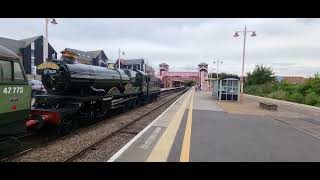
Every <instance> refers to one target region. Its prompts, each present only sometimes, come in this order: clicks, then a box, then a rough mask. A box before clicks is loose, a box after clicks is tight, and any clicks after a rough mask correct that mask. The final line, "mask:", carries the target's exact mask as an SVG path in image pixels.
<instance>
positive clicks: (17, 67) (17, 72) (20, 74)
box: [13, 62, 25, 81]
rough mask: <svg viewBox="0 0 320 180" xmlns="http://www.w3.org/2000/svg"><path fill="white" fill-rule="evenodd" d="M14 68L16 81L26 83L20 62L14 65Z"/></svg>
mask: <svg viewBox="0 0 320 180" xmlns="http://www.w3.org/2000/svg"><path fill="white" fill-rule="evenodd" d="M13 64H14V65H13V68H14V80H15V81H25V78H24V75H23V72H22V69H21V66H20V64H19V63H18V62H14V63H13Z"/></svg>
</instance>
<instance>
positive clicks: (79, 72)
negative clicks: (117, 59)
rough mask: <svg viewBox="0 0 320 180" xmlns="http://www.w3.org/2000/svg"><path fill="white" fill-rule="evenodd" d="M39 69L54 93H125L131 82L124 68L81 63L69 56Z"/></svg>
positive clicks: (49, 90) (46, 86) (44, 83)
mask: <svg viewBox="0 0 320 180" xmlns="http://www.w3.org/2000/svg"><path fill="white" fill-rule="evenodd" d="M38 70H40V72H41V74H42V83H43V85H44V86H45V88H46V90H47V91H48V92H50V93H52V94H82V95H83V94H85V93H90V92H91V93H95V92H97V93H102V94H104V93H106V94H114V93H123V92H124V91H125V86H126V85H127V84H128V83H130V77H129V74H128V73H127V74H126V73H125V71H124V70H122V69H108V68H106V67H101V66H93V65H86V64H81V63H77V62H76V61H74V60H72V59H69V58H68V57H63V58H62V59H61V60H53V61H52V62H47V63H44V64H41V65H40V66H39V67H38Z"/></svg>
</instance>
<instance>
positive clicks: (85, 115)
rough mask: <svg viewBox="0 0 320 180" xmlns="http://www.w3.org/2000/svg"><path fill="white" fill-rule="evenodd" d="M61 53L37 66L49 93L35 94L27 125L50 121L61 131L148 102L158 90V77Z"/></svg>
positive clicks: (38, 127) (37, 124) (66, 131)
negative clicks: (95, 63) (78, 59)
mask: <svg viewBox="0 0 320 180" xmlns="http://www.w3.org/2000/svg"><path fill="white" fill-rule="evenodd" d="M62 53H63V56H62V58H61V60H51V61H49V62H45V63H43V64H40V65H39V66H38V71H39V72H40V73H41V75H42V83H43V85H44V87H45V88H46V90H47V92H48V93H47V94H45V95H37V96H36V99H35V103H34V105H33V106H32V109H31V115H30V118H29V119H28V121H27V122H26V126H27V127H28V129H29V128H33V129H34V128H36V129H42V127H43V126H44V125H46V124H50V125H54V126H55V127H56V128H57V130H58V131H57V132H58V134H61V135H63V134H66V133H69V132H70V131H71V130H72V129H74V128H75V127H77V126H78V125H79V124H87V123H92V122H95V121H97V120H99V119H101V117H104V116H105V115H106V114H109V113H110V112H115V111H123V110H124V111H125V110H127V109H131V108H134V107H137V106H139V105H141V104H144V103H148V102H151V101H153V100H155V99H156V98H157V97H158V95H159V94H160V81H159V79H157V78H156V77H154V76H152V75H148V74H146V73H144V72H142V71H139V70H136V71H133V70H129V69H109V68H107V67H100V66H93V65H86V64H81V63H78V62H77V61H76V58H75V56H76V55H75V54H73V53H72V52H62Z"/></svg>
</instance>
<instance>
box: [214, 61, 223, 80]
mask: <svg viewBox="0 0 320 180" xmlns="http://www.w3.org/2000/svg"><path fill="white" fill-rule="evenodd" d="M215 63H217V80H218V79H219V76H218V75H219V64H222V63H223V61H220V60H219V59H218V60H216V61H213V64H215Z"/></svg>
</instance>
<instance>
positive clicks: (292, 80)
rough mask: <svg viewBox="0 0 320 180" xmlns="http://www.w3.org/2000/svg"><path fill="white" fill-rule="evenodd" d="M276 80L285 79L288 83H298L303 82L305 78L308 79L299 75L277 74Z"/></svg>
mask: <svg viewBox="0 0 320 180" xmlns="http://www.w3.org/2000/svg"><path fill="white" fill-rule="evenodd" d="M276 80H277V81H278V82H281V81H287V82H289V83H294V84H299V83H304V82H305V81H306V80H308V78H304V77H301V76H277V77H276Z"/></svg>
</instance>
